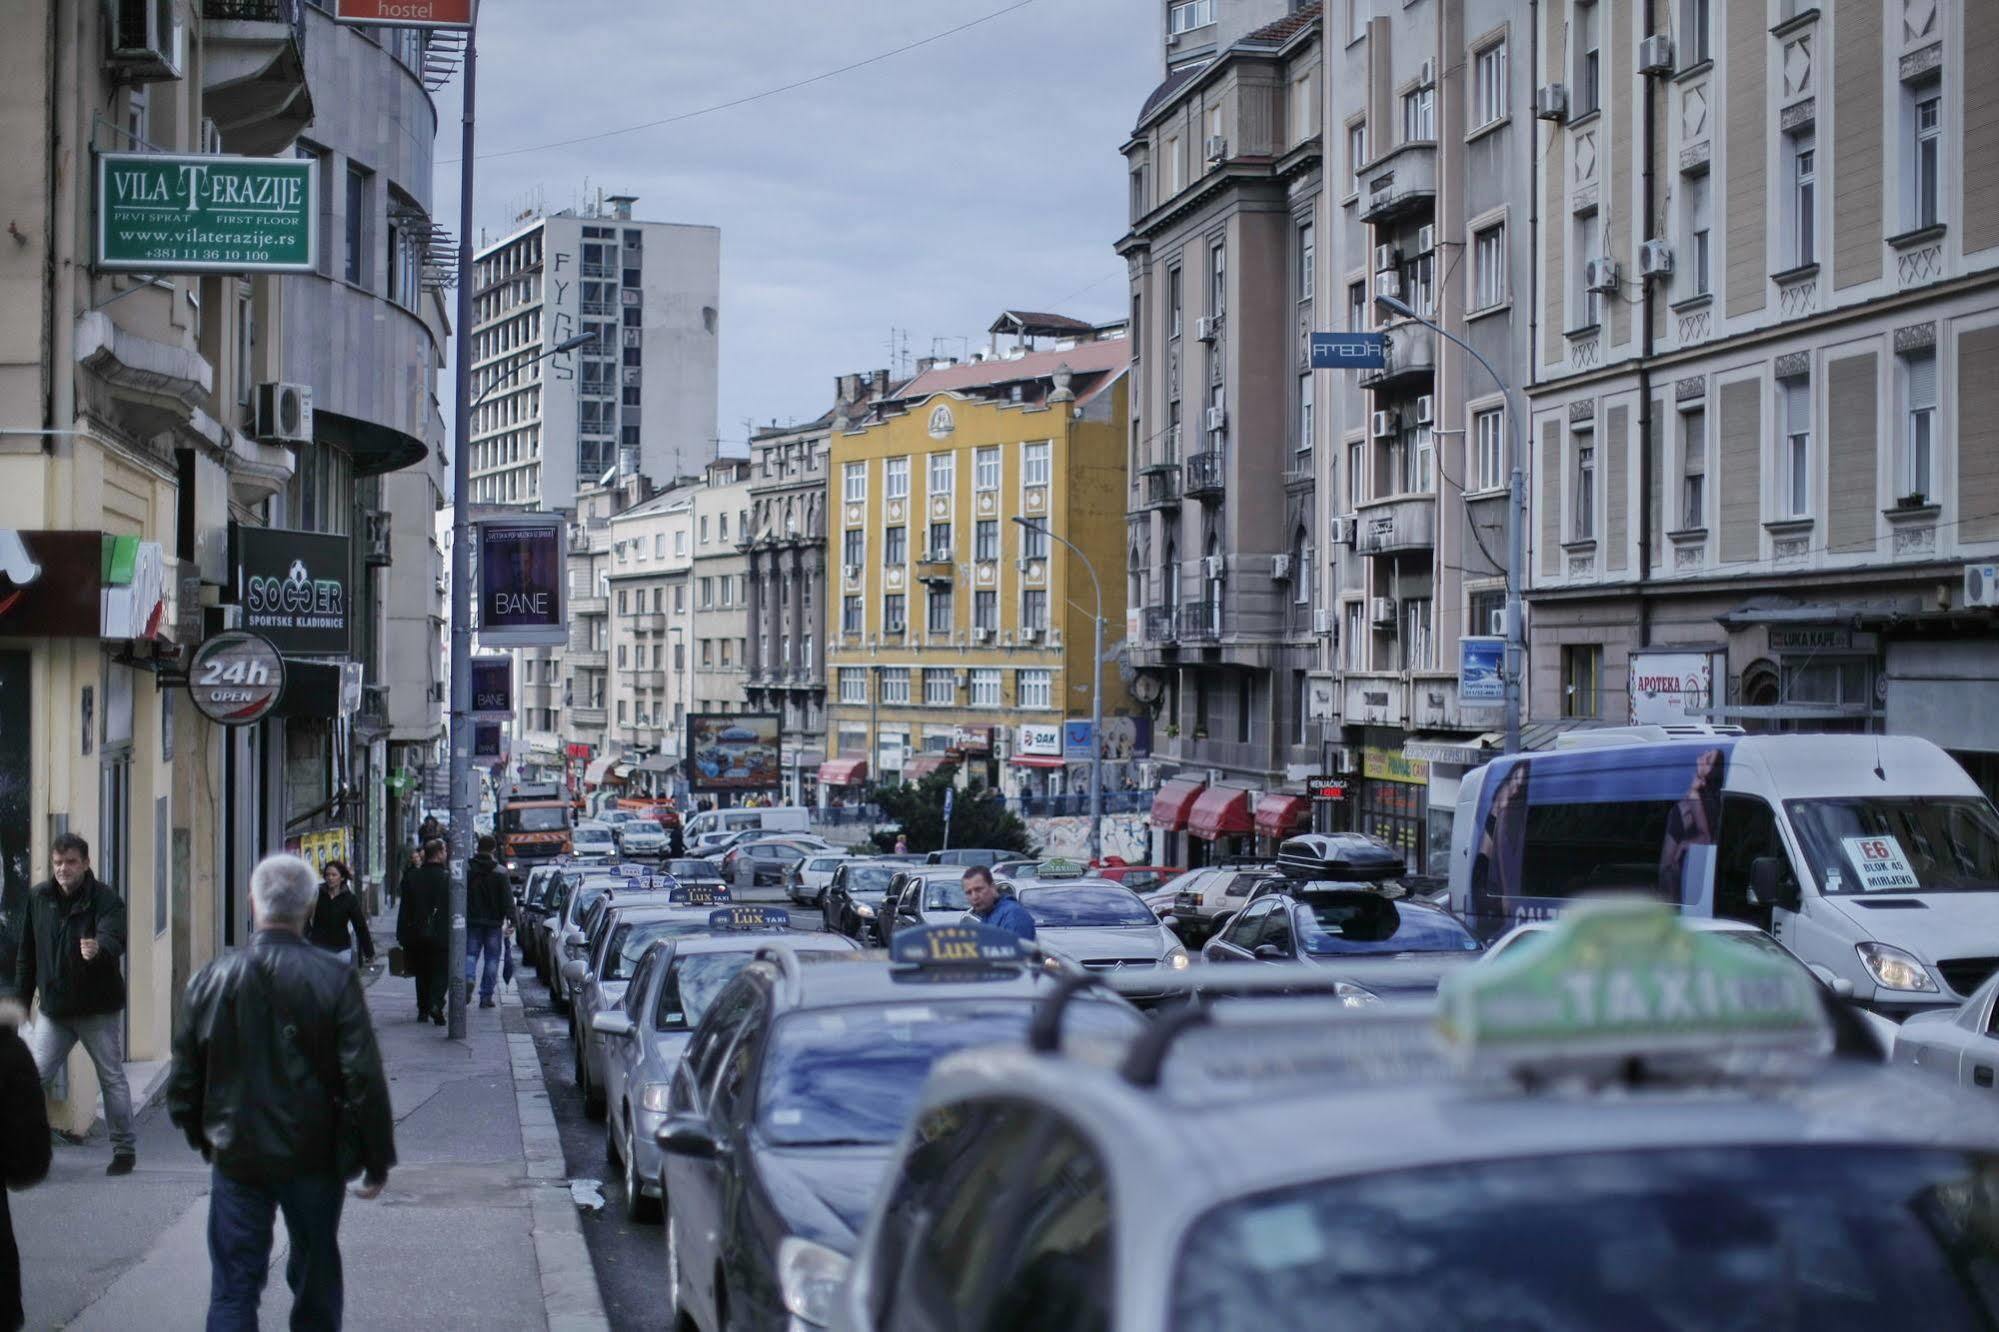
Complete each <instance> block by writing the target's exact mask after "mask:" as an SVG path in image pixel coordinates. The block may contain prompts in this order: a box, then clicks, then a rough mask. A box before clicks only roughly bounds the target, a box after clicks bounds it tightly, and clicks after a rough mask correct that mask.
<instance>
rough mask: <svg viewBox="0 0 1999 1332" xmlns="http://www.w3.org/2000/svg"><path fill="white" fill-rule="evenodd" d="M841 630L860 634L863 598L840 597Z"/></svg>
mask: <svg viewBox="0 0 1999 1332" xmlns="http://www.w3.org/2000/svg"><path fill="white" fill-rule="evenodd" d="M840 632H841V633H843V634H858V633H859V632H861V599H860V598H859V597H841V598H840Z"/></svg>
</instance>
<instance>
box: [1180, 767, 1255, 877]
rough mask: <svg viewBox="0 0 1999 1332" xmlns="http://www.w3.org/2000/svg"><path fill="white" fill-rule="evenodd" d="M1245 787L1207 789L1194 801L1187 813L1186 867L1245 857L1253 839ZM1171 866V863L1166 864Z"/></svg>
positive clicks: (1248, 791)
mask: <svg viewBox="0 0 1999 1332" xmlns="http://www.w3.org/2000/svg"><path fill="white" fill-rule="evenodd" d="M1252 794H1253V792H1251V791H1250V790H1249V789H1248V788H1246V787H1240V786H1210V787H1208V788H1207V789H1205V790H1203V791H1202V792H1201V794H1200V795H1199V796H1198V797H1196V798H1195V800H1194V807H1193V808H1192V809H1191V810H1189V811H1188V813H1187V837H1188V839H1189V840H1188V850H1187V855H1188V865H1189V867H1190V868H1191V867H1192V866H1194V865H1196V864H1200V865H1207V864H1212V863H1214V862H1215V861H1218V860H1220V859H1221V858H1222V857H1223V856H1240V855H1247V854H1249V845H1248V844H1249V843H1251V842H1253V841H1254V840H1255V837H1256V819H1255V817H1254V816H1253V815H1252V814H1251V812H1250V797H1251V795H1252ZM1167 863H1169V864H1170V863H1172V862H1170V861H1169V862H1167Z"/></svg>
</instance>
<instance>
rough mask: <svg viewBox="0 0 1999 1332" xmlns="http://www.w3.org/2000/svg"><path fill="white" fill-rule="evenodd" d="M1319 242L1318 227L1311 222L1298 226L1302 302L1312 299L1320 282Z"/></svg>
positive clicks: (1300, 297) (1300, 300)
mask: <svg viewBox="0 0 1999 1332" xmlns="http://www.w3.org/2000/svg"><path fill="white" fill-rule="evenodd" d="M1318 266H1319V243H1318V236H1317V232H1316V229H1315V228H1314V227H1313V226H1312V224H1311V223H1310V222H1307V223H1305V225H1303V226H1301V227H1299V228H1298V300H1299V302H1300V303H1301V304H1302V303H1304V302H1307V301H1310V300H1311V299H1312V293H1313V291H1314V290H1316V287H1317V283H1318V280H1319V279H1318Z"/></svg>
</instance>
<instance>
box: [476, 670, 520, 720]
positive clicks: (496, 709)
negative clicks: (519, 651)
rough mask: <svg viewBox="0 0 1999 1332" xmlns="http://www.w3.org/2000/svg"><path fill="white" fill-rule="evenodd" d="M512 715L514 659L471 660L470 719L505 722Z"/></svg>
mask: <svg viewBox="0 0 1999 1332" xmlns="http://www.w3.org/2000/svg"><path fill="white" fill-rule="evenodd" d="M513 715H514V659H513V658H512V657H474V658H472V718H473V720H475V721H508V720H511V719H512V717H513Z"/></svg>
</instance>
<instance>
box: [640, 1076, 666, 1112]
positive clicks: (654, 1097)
mask: <svg viewBox="0 0 1999 1332" xmlns="http://www.w3.org/2000/svg"><path fill="white" fill-rule="evenodd" d="M672 1090H673V1084H672V1083H670V1082H648V1083H647V1084H646V1089H645V1091H644V1092H643V1093H641V1094H640V1096H639V1104H640V1105H642V1106H644V1107H645V1108H646V1109H648V1110H650V1111H652V1112H653V1113H654V1114H663V1113H665V1111H666V1098H667V1095H668V1094H669V1093H670V1092H671V1091H672Z"/></svg>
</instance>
